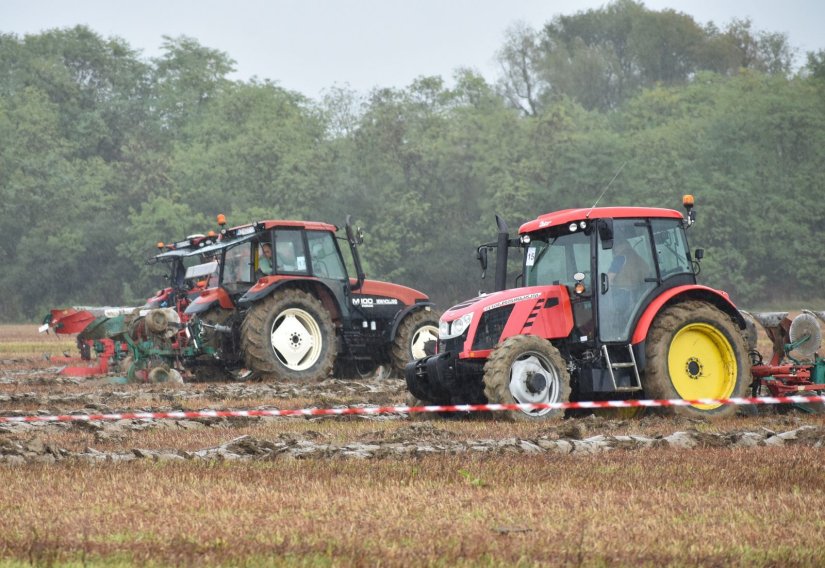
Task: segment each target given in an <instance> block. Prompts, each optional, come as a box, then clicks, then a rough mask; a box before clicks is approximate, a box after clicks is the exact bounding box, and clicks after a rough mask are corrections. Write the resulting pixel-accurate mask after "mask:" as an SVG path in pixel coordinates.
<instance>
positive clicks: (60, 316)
mask: <svg viewBox="0 0 825 568" xmlns="http://www.w3.org/2000/svg"><path fill="white" fill-rule="evenodd" d="M112 309H113V308H87V307H73V308H56V309H53V310H50V311H49V315H48V316H47V317H46V320H45V322H44V323H43V325H42V326H40V330H39V331H40V332H47V333H48V331H49V330H52V331H54V333H55V334H57V335H75V334H80V333H82V332H83V331H84V330H86V328H87V327H89V325H90V324H91V323H92V322H94V321H95V320H96V319H97V318H98V317H99V316H101V315H103V314H104V313H107V312H109V311H111V310H112ZM114 309H115V310H122V308H114ZM77 346H78V349H79V350H80V356H79V357H68V356H66V357H50V358H49V361H51V362H52V363H65V364H67V365H73V366H67V367H64V368H62V369H61V370H60V371H59V372H58V374H59V375H65V376H68V377H93V376H98V375H105V374H107V373H108V372H109V362H110V360H111V359H112V357H113V356H114V354H115V342H114V341H113V340H111V339H105V338H103V339H85V340H84V339H80V338H79V337H78V339H77ZM93 351H95V352H96V353H97V359H96V360H93V359H92V352H93Z"/></svg>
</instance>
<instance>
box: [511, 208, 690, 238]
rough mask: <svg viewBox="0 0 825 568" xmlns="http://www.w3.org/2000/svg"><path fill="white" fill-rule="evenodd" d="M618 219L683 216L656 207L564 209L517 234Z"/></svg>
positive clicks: (524, 225)
mask: <svg viewBox="0 0 825 568" xmlns="http://www.w3.org/2000/svg"><path fill="white" fill-rule="evenodd" d="M620 218H637V219H638V218H657V219H682V218H683V216H682V214H681V213H679V212H678V211H675V210H673V209H661V208H658V207H592V208H584V209H564V210H562V211H554V212H553V213H547V214H546V215H541V216H539V217H538V218H536V219H534V220H532V221H527V222H526V223H524V224H523V225H522V226H521V227H519V230H518V232H519V234H524V233H532V232H533V231H537V230H540V229H546V228H548V227H558V226H560V225H566V224H567V223H572V222H574V221H586V220H592V219H620Z"/></svg>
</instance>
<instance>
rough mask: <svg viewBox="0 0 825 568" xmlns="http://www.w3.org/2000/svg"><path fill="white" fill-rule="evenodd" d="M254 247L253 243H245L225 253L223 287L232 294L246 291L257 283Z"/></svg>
mask: <svg viewBox="0 0 825 568" xmlns="http://www.w3.org/2000/svg"><path fill="white" fill-rule="evenodd" d="M252 247H253V243H251V242H249V241H245V242H242V243H238V244H236V245H234V246H230V247H228V248H227V249H226V252H225V253H224V261H223V262H224V266H223V282H222V285H223V287H224V288H226V290H227V291H228V292H229V293H230V294H234V293H239V292H241V291H244V290H245V289H248V288H249V287H250V286H252V284H253V283H254V282H255V277H254V275H253V260H252V259H253V251H252Z"/></svg>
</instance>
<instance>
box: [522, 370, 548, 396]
mask: <svg viewBox="0 0 825 568" xmlns="http://www.w3.org/2000/svg"><path fill="white" fill-rule="evenodd" d="M526 383H527V390H528V391H529V392H530V393H532V394H539V393H540V392H543V391H544V390H545V389H546V388H547V377H545V376H544V375H543V374H542V373H531V374H530V376H528V377H527V381H526Z"/></svg>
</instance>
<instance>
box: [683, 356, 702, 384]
mask: <svg viewBox="0 0 825 568" xmlns="http://www.w3.org/2000/svg"><path fill="white" fill-rule="evenodd" d="M685 372H686V373H687V376H688V377H689V378H691V379H694V380H696V379H699V377H701V376H702V364H701V363H700V362H699V359H697V358H696V357H691V358H690V359H688V360H687V363H685Z"/></svg>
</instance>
